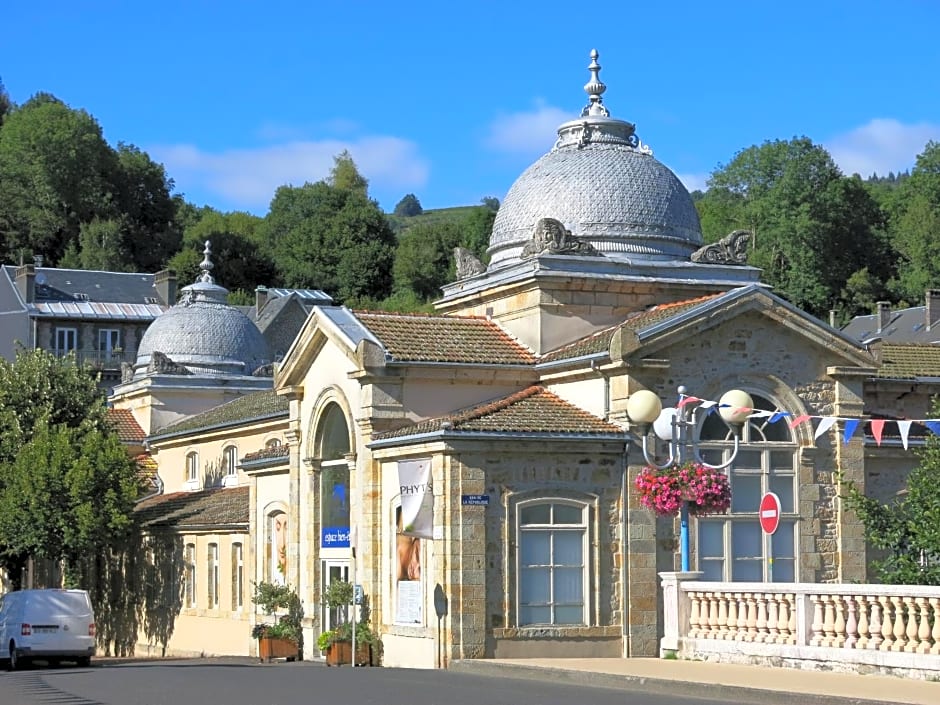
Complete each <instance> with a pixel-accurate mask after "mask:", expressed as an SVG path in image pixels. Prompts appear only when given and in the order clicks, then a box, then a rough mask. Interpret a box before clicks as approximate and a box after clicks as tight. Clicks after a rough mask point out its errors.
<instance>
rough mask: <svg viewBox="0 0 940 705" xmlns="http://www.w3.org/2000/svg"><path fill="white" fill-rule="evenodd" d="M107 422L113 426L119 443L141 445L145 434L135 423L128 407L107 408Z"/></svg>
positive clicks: (135, 420)
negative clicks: (119, 440)
mask: <svg viewBox="0 0 940 705" xmlns="http://www.w3.org/2000/svg"><path fill="white" fill-rule="evenodd" d="M108 422H109V423H110V424H111V426H112V427H113V428H114V431H115V433H117V435H118V438H120V439H121V443H125V444H127V445H141V444H142V443H143V442H144V438H145V437H146V435H147V434H145V433H144V429H142V428H141V427H140V424H139V423H137V419H135V418H134V414H132V413H131V410H130V409H108Z"/></svg>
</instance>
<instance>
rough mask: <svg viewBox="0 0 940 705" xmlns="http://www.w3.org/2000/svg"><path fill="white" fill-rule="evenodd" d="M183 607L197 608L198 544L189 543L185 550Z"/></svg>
mask: <svg viewBox="0 0 940 705" xmlns="http://www.w3.org/2000/svg"><path fill="white" fill-rule="evenodd" d="M183 605H184V606H185V607H188V608H193V607H195V606H196V544H194V543H188V544H186V548H185V549H183Z"/></svg>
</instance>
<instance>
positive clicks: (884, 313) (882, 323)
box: [875, 301, 891, 333]
mask: <svg viewBox="0 0 940 705" xmlns="http://www.w3.org/2000/svg"><path fill="white" fill-rule="evenodd" d="M875 305H876V306H877V307H878V310H877V311H876V313H875V315H876V316H877V317H878V332H879V333H882V332H884V329H885V328H887V327H888V324H889V323H891V302H890V301H879V302H878V303H877V304H875Z"/></svg>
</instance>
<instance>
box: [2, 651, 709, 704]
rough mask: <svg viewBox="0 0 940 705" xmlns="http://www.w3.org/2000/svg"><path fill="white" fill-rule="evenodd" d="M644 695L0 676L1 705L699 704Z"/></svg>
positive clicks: (456, 683) (498, 684)
mask: <svg viewBox="0 0 940 705" xmlns="http://www.w3.org/2000/svg"><path fill="white" fill-rule="evenodd" d="M715 702H716V701H713V700H711V701H710V700H699V699H690V698H688V697H682V696H677V697H672V696H665V695H653V694H648V693H644V692H642V691H639V690H634V691H629V690H623V689H612V688H594V687H589V686H582V685H577V686H576V685H564V684H558V683H550V682H546V683H542V682H537V681H531V680H519V679H513V678H500V677H490V676H478V675H471V674H465V673H453V672H448V671H432V670H408V669H395V668H356V669H353V668H349V667H344V668H326V667H325V666H323V665H321V664H319V663H272V664H260V663H257V662H255V661H253V660H248V659H191V660H190V659H187V660H179V661H175V660H174V661H167V660H161V661H133V662H112V663H107V662H99V663H97V664H93V665H92V667H91V668H74V667H70V666H68V665H66V666H60V667H58V668H51V669H50V668H33V669H30V670H26V671H17V672H7V671H2V672H0V704H2V705H38V704H40V703H43V704H47V705H48V704H49V703H54V704H55V705H215V703H223V704H224V705H299V704H301V703H303V704H304V705H307V704H309V705H317V704H319V703H324V704H327V705H371V704H373V703H374V704H375V705H572V703H578V704H584V705H588V704H590V705H614V704H615V703H616V705H706V704H713V703H715Z"/></svg>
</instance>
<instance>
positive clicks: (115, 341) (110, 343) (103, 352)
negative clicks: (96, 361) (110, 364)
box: [98, 328, 121, 360]
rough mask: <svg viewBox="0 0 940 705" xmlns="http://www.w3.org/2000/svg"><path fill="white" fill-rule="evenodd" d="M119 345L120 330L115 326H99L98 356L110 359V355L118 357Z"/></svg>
mask: <svg viewBox="0 0 940 705" xmlns="http://www.w3.org/2000/svg"><path fill="white" fill-rule="evenodd" d="M120 347H121V331H120V330H118V329H117V328H99V329H98V357H99V358H100V359H102V360H110V359H111V358H112V357H119V354H118V353H119V350H120Z"/></svg>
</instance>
